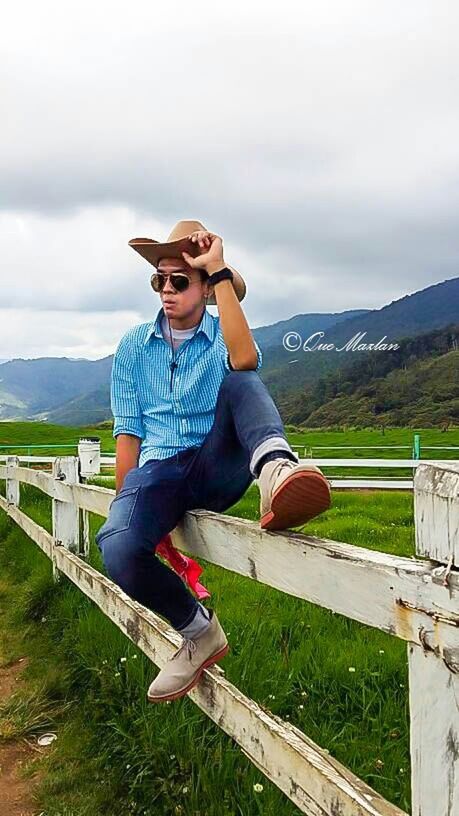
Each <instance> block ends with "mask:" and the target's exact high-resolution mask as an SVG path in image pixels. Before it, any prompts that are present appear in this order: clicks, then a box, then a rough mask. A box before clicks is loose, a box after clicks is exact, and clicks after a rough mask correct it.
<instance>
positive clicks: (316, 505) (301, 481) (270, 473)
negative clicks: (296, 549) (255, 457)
mask: <svg viewBox="0 0 459 816" xmlns="http://www.w3.org/2000/svg"><path fill="white" fill-rule="evenodd" d="M258 486H259V488H260V527H262V529H264V530H286V529H287V528H288V527H298V526H299V525H300V524H305V523H306V522H307V521H309V520H310V519H312V518H314V516H318V515H319V513H323V512H324V510H328V508H329V507H330V505H331V491H330V482H329V481H328V479H326V478H325V476H324V475H323V473H322V471H321V470H320V468H318V467H316V465H303V464H301V465H299V464H295V462H292V461H291V460H290V459H272V460H271V461H269V462H266V464H265V465H263V467H262V469H261V472H260V475H259V478H258Z"/></svg>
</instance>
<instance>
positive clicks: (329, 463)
mask: <svg viewBox="0 0 459 816" xmlns="http://www.w3.org/2000/svg"><path fill="white" fill-rule="evenodd" d="M292 450H294V451H295V448H294V447H292ZM295 453H296V451H295ZM8 458H9V457H8V456H7V455H0V465H1V463H2V462H6V461H7V460H8ZM55 459H56V457H55V456H29V455H27V456H19V457H18V461H19V463H20V464H22V465H43V464H44V465H47V466H49V468H50V469H51V468H52V465H53V462H54V461H55ZM298 461H299V462H305V463H306V464H313V465H317V466H318V467H320V468H321V469H324V470H325V475H327V474H326V469H327V468H329V467H333V468H337V467H342V468H386V469H387V468H390V469H394V470H399V469H403V468H405V469H406V468H409V469H412V470H413V471H415V470H416V468H417V467H419V465H422V464H445V465H448V464H451V463H452V464H453V465H455V464H459V462H458V461H457V460H451V459H449V460H448V459H447V460H444V461H442V460H437V459H382V458H380V459H367V458H366V459H364V458H363V457H362V458H361V459H342V458H331V457H326V458H323V459H316V458H310V457H308V458H305V459H299V460H298ZM115 463H116V457H115V456H102V457H101V458H100V468H101V469H102V468H111V469H113V468H114V467H115ZM100 476H101V478H102V479H112V478H113V476H111V475H108V474H107V475H105V474H100ZM329 482H330V484H331V486H332V488H333V489H334V490H342V489H351V490H352V489H353V490H356V489H359V490H366V489H367V490H374V489H377V490H412V489H413V479H407V478H405V477H399V476H389V477H387V476H386V477H381V476H374V477H367V476H366V477H363V476H360V477H357V478H352V477H349V476H346V477H344V478H341V477H336V476H335V477H333V476H331V477H329Z"/></svg>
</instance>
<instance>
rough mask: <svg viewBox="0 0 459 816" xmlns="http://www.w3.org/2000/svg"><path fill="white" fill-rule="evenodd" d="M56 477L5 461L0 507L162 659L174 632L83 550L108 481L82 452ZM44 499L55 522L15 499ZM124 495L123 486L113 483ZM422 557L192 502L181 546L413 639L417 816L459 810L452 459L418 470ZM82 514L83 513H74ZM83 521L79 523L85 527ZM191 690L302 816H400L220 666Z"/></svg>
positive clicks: (457, 525)
mask: <svg viewBox="0 0 459 816" xmlns="http://www.w3.org/2000/svg"><path fill="white" fill-rule="evenodd" d="M52 468H53V469H52V474H48V473H44V472H41V471H37V470H32V469H29V468H24V467H20V464H19V460H18V457H15V456H11V457H9V458H8V462H7V464H6V465H0V478H3V479H6V498H3V497H2V496H0V508H1V509H2V510H4V511H5V512H6V513H7V514H8V516H9V517H10V518H11V519H12V520H13V521H14V522H16V524H17V525H18V526H19V527H21V528H22V529H23V530H24V532H25V533H26V534H27V535H28V536H29V537H30V538H31V539H32V540H33V541H34V542H35V543H36V544H38V546H39V547H41V549H42V550H43V552H44V553H46V555H47V556H48V557H49V558H50V559H51V561H52V569H53V575H54V578H55V580H56V581H57V580H59V577H60V574H64V575H66V576H67V577H68V578H69V579H70V580H71V581H72V582H73V583H74V584H75V585H76V586H77V587H78V588H79V589H80V590H81V591H82V592H83V593H84V594H85V595H86V596H87V597H88V598H90V599H91V600H92V601H94V603H96V604H97V606H98V607H99V608H100V609H101V610H102V612H103V613H104V614H105V615H107V617H108V618H110V620H112V621H113V622H114V623H115V624H116V625H117V626H118V627H119V629H120V630H121V631H122V632H123V633H124V634H125V635H126V636H127V637H128V638H130V640H131V641H132V642H133V643H135V644H136V645H137V646H138V647H139V648H140V649H141V650H142V651H143V652H144V653H145V654H146V655H147V656H148V657H149V658H150V660H152V661H153V663H155V664H156V665H157V666H159V667H162V666H164V664H165V662H166V661H167V660H168V659H169V658H170V657H171V655H172V654H173V652H174V651H175V649H176V648H177V646H179V645H180V643H181V638H180V636H179V635H178V633H177V632H175V630H173V629H171V628H170V626H169V625H168V624H167V623H165V622H164V621H163V620H162V619H161V618H160V617H159V616H157V615H156V614H154V613H153V612H151V611H150V610H148V609H146V608H145V607H143V606H142V605H141V604H139V603H137V602H136V601H134V600H132V598H130V597H129V596H128V595H127V594H125V593H124V592H123V591H122V590H121V589H120V588H119V587H118V586H117V585H116V584H114V583H113V582H112V581H110V580H109V579H108V578H106V577H105V576H104V575H102V574H101V573H99V572H98V571H97V570H95V569H94V568H93V567H91V566H90V565H89V564H88V563H86V559H87V556H88V553H89V523H88V518H89V517H88V514H89V513H90V512H92V513H97V514H98V515H100V516H103V517H106V516H107V514H108V511H109V507H110V504H111V502H112V501H116V497H115V496H114V492H113V491H112V490H108V489H106V488H104V487H95V486H88V485H84V484H81V483H80V481H79V462H78V459H77V458H76V457H62V458H57V459H56V460H54V461H53V463H52ZM21 484H29V485H33V486H34V487H36V488H38V489H40V490H41V491H43V492H44V493H46V494H47V495H48V496H50V497H51V498H52V524H53V532H52V534H50V533H48V532H47V531H46V530H45V529H43V528H42V527H40V526H39V525H38V524H37V523H36V522H35V521H33V520H32V519H30V518H29V517H28V516H27V515H26V514H25V513H24V512H23V511H22V510H21V509H20V508H19V503H20V485H21ZM118 495H120V494H118ZM414 508H415V530H416V554H417V557H416V558H402V557H399V556H395V555H388V554H386V553H382V552H377V551H373V550H370V549H365V548H363V547H356V546H353V545H350V544H346V543H343V542H338V541H331V540H329V539H321V538H317V537H315V536H306V535H301V534H298V533H294V532H274V533H273V532H268V531H265V530H262V529H261V528H260V526H259V524H258V523H254V522H250V521H245V520H242V519H237V518H232V517H230V516H225V515H221V514H218V513H213V512H210V511H207V510H193V511H189V512H187V513H186V514H185V516H184V517H183V520H182V521H181V523H180V524H179V525H178V526H177V527H176V528H175V529H174V530H173V531H172V533H171V535H172V540H173V543H174V545H175V546H177V547H178V548H179V549H181V550H185V551H186V552H189V553H191V554H193V555H195V556H197V557H201V558H203V559H205V560H206V561H208V562H210V563H212V564H216V565H218V566H220V567H224V568H225V569H228V570H231V571H232V572H235V573H238V574H240V575H244V576H246V577H250V578H252V580H254V581H258V582H261V583H262V584H265V585H268V586H270V587H274V588H275V589H278V590H280V591H281V592H285V593H287V594H288V595H292V596H294V597H296V598H301V599H303V600H305V601H309V602H311V603H314V604H318V605H319V606H322V607H324V608H326V609H329V610H332V611H333V612H336V613H339V614H341V615H345V616H347V617H348V618H351V619H353V620H356V621H359V622H360V623H363V624H366V625H367V626H372V627H375V628H377V629H380V630H382V631H384V632H387V633H389V634H391V635H393V636H394V637H398V638H401V639H402V640H405V641H406V642H407V656H408V669H409V704H410V719H411V731H410V752H411V784H412V801H413V805H412V815H413V816H421V814H422V816H454V814H458V813H459V708H458V701H459V674H458V672H459V570H458V569H457V568H458V566H459V467H458V466H454V465H451V464H449V463H448V464H446V463H445V464H441V465H440V464H435V465H429V464H425V463H422V464H419V465H418V467H417V469H416V472H415V477H414ZM80 516H82V519H81V518H80ZM81 530H82V533H81ZM189 697H190V698H191V699H192V700H193V702H194V703H196V705H198V706H199V707H200V708H201V709H202V710H203V711H204V712H205V713H206V714H207V715H208V716H209V717H210V718H211V719H212V720H213V721H214V722H215V723H216V724H217V725H218V727H219V728H221V729H222V730H223V731H225V732H226V733H227V734H229V736H231V737H232V738H233V739H234V740H235V741H236V742H237V743H238V744H239V745H240V747H241V749H242V751H243V752H244V754H245V755H246V756H247V757H248V758H249V759H250V760H251V761H252V762H253V763H254V765H255V766H256V767H257V768H258V769H259V770H260V771H261V772H262V773H263V774H264V775H265V776H266V777H267V778H268V779H270V780H271V781H272V782H274V784H275V785H277V786H278V788H280V790H281V791H283V792H284V794H285V795H286V796H287V797H289V799H290V800H291V801H292V802H294V803H295V805H296V806H297V807H298V808H299V809H300V811H301V812H302V813H306V814H308V815H309V816H406V814H404V813H403V812H402V811H401V810H400V809H399V808H397V807H396V806H395V805H393V804H391V803H390V802H388V801H386V800H385V799H384V798H383V797H382V796H380V795H379V794H378V793H376V791H374V790H372V788H370V787H369V786H368V785H367V784H366V783H365V782H363V781H362V780H360V779H359V778H358V777H357V776H355V775H354V774H353V773H352V772H351V771H350V770H348V769H347V768H345V767H344V766H343V765H342V764H341V763H339V762H338V761H337V760H336V759H334V758H333V757H331V756H330V754H329V752H328V751H326V750H324V749H322V748H320V747H319V746H318V745H316V744H315V743H314V742H313V741H312V740H311V739H309V737H307V736H306V735H305V734H303V733H302V732H301V731H300V730H299V729H298V728H296V727H295V726H293V725H291V724H290V723H287V722H284V721H283V720H282V719H281V718H280V717H277V716H276V715H274V714H272V713H271V712H270V711H268V710H266V709H265V708H262V707H261V706H259V705H258V704H257V703H256V702H255V701H254V700H251V699H249V698H248V697H247V696H245V695H244V694H243V693H242V692H241V691H239V689H238V688H236V686H234V685H233V684H232V683H230V682H228V680H226V678H225V676H224V672H223V670H222V669H221V668H220V667H219V666H216V665H214V666H213V667H211V668H210V669H207V670H205V672H204V675H203V677H202V679H201V681H200V683H199V685H198V686H196V687H195V688H194V689H193V690H192V691H191V692H189Z"/></svg>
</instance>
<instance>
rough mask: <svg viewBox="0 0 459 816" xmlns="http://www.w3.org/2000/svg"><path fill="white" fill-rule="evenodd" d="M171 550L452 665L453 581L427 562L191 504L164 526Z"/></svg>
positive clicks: (455, 633) (457, 646)
mask: <svg viewBox="0 0 459 816" xmlns="http://www.w3.org/2000/svg"><path fill="white" fill-rule="evenodd" d="M172 539H173V542H174V544H175V546H177V547H178V548H179V549H181V550H184V551H186V552H189V553H191V554H192V555H194V556H197V557H200V558H204V559H206V560H207V561H209V562H211V563H212V564H217V565H219V566H221V567H224V568H225V569H228V570H231V571H232V572H236V573H238V574H240V575H245V576H247V577H251V578H253V579H254V580H256V581H260V582H261V583H263V584H268V585H269V586H271V587H274V588H276V589H279V590H281V591H282V592H286V593H288V594H289V595H294V596H295V597H297V598H303V599H304V600H307V601H310V602H311V603H315V604H317V605H319V606H323V607H325V608H327V609H330V610H332V611H333V612H338V613H340V614H342V615H346V616H347V617H348V618H352V619H353V620H357V621H359V622H360V623H364V624H367V625H369V626H374V627H376V628H378V629H382V630H383V631H385V632H388V633H389V634H392V635H396V636H397V637H400V638H402V639H403V640H408V641H412V642H413V643H416V644H419V643H420V642H422V643H423V645H424V646H425V648H431V649H434V650H435V651H436V652H437V653H438V654H439V655H441V656H446V657H447V659H448V660H449V661H450V662H451V663H456V664H457V665H458V666H459V628H458V627H459V614H458V609H459V587H458V576H457V574H454V575H453V574H451V575H450V580H449V584H448V586H447V587H446V586H444V585H443V581H442V580H441V577H440V576H438V575H436V574H435V571H434V566H435V565H433V564H431V563H430V562H428V561H421V560H416V559H410V558H402V557H399V556H394V555H389V554H386V553H380V552H375V551H372V550H367V549H365V548H363V547H355V546H353V545H351V544H345V543H343V542H338V541H331V540H329V539H323V538H316V537H314V536H305V535H302V534H299V533H294V532H291V533H289V532H267V531H265V530H261V528H260V527H259V526H258V524H256V523H254V522H250V521H245V520H243V519H236V518H232V517H231V516H224V515H219V514H216V513H212V512H210V511H207V510H192V511H190V512H188V513H186V514H185V516H184V518H183V520H182V521H181V522H180V524H179V525H178V526H177V527H176V528H175V530H174V531H173V532H172Z"/></svg>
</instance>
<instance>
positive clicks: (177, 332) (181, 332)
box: [161, 315, 198, 351]
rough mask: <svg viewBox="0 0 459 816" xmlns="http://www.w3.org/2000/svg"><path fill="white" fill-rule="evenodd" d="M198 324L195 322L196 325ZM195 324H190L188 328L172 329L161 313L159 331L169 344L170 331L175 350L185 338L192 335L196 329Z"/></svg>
mask: <svg viewBox="0 0 459 816" xmlns="http://www.w3.org/2000/svg"><path fill="white" fill-rule="evenodd" d="M197 325H198V324H197V323H196V326H197ZM196 326H191V327H190V328H189V329H173V328H172V326H170V327H169V324H168V322H167V318H166V316H165V315H163V318H162V320H161V331H162V333H163V337H164V339H165V340H166V341H167V342H168V343H169V345H170V344H171V335H170V333H172V342H173V343H174V350H175V351H176V350H177V349H178V348H180V346H181V345H182V343H184V342H185V340H188V338H189V337H193V334H194V333H195V331H196Z"/></svg>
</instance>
